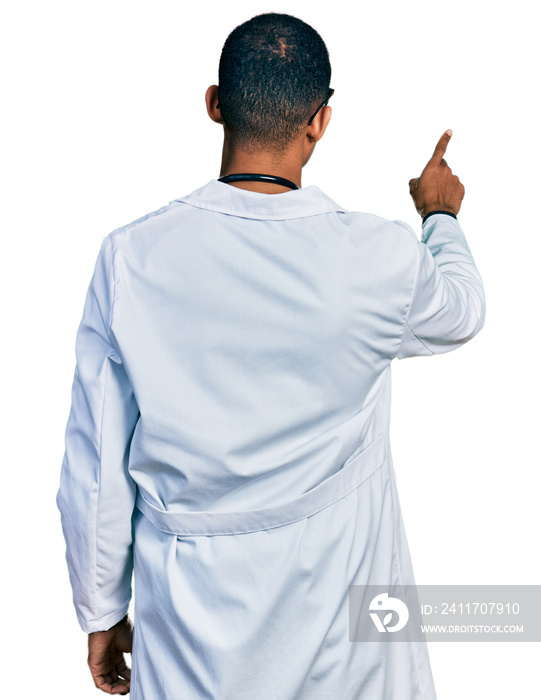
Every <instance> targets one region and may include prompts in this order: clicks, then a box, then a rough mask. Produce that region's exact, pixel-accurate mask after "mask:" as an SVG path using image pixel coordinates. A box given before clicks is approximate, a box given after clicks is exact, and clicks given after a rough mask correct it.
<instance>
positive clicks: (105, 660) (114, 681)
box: [88, 615, 133, 695]
mask: <svg viewBox="0 0 541 700" xmlns="http://www.w3.org/2000/svg"><path fill="white" fill-rule="evenodd" d="M132 639H133V625H132V623H131V621H130V619H129V617H128V616H127V615H126V617H125V618H124V619H123V620H121V621H120V622H117V624H116V625H114V627H111V629H110V630H107V631H106V632H92V633H91V634H89V635H88V666H89V668H90V672H91V673H92V678H93V679H94V683H95V684H96V687H97V688H99V689H100V690H103V692H104V693H109V694H110V695H127V694H128V693H129V690H130V673H131V672H130V668H129V667H128V665H127V664H126V660H125V658H124V654H126V653H131V650H132Z"/></svg>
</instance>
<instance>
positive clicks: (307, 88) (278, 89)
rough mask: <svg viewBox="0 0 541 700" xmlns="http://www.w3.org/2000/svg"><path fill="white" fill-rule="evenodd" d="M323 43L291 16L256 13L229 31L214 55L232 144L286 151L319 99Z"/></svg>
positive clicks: (325, 60) (325, 85) (323, 93)
mask: <svg viewBox="0 0 541 700" xmlns="http://www.w3.org/2000/svg"><path fill="white" fill-rule="evenodd" d="M330 81H331V64H330V61H329V53H328V51H327V47H326V46H325V42H324V41H323V39H322V38H321V37H320V35H319V34H318V33H317V32H316V31H315V29H313V28H312V27H311V26H310V25H309V24H306V22H303V21H302V20H300V19H298V18H297V17H292V16H291V15H286V14H278V13H274V12H273V13H267V14H262V15H257V16H256V17H253V18H252V19H250V20H248V21H247V22H244V23H243V24H241V25H239V26H238V27H236V29H234V30H233V31H232V32H231V34H230V35H229V36H228V37H227V39H226V42H225V44H224V47H223V49H222V54H221V57H220V67H219V77H218V82H219V85H218V103H219V106H220V112H221V115H222V119H223V120H224V124H225V128H226V130H227V132H228V135H229V137H230V139H231V140H232V142H233V144H234V145H242V146H243V147H248V148H250V147H255V148H259V147H267V148H268V147H271V148H273V149H277V150H281V149H282V148H284V147H286V146H287V145H288V143H290V142H291V140H292V139H294V138H295V137H296V136H297V135H298V134H299V131H300V129H301V128H302V127H303V126H305V125H306V124H307V123H308V120H309V119H310V117H311V115H312V114H313V112H314V111H315V110H316V109H317V108H318V106H319V105H320V104H321V103H322V102H323V101H324V100H325V98H326V97H327V93H328V91H329V85H330Z"/></svg>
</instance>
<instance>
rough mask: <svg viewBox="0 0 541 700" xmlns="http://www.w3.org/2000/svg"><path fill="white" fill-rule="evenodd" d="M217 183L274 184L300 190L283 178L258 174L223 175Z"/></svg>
mask: <svg viewBox="0 0 541 700" xmlns="http://www.w3.org/2000/svg"><path fill="white" fill-rule="evenodd" d="M218 182H225V183H228V182H274V183H275V184H276V185H283V186H284V187H289V188H290V189H292V190H298V189H300V188H299V187H298V186H297V185H296V184H295V183H294V182H291V180H286V179H285V177H278V176H277V175H260V174H259V173H235V174H234V175H224V176H223V177H219V178H218Z"/></svg>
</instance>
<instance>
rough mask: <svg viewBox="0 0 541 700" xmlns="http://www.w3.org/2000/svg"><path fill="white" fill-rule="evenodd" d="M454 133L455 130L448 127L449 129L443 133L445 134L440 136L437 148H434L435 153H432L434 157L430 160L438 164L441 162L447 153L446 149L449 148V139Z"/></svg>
mask: <svg viewBox="0 0 541 700" xmlns="http://www.w3.org/2000/svg"><path fill="white" fill-rule="evenodd" d="M452 135H453V132H452V131H451V129H447V131H446V132H445V133H444V134H443V136H442V137H441V138H440V140H439V141H438V143H437V145H436V148H435V149H434V153H433V154H432V158H431V159H430V161H431V162H432V163H437V164H438V165H439V164H440V163H441V161H442V159H443V156H444V155H445V151H446V150H447V146H448V144H449V141H450V140H451V136H452Z"/></svg>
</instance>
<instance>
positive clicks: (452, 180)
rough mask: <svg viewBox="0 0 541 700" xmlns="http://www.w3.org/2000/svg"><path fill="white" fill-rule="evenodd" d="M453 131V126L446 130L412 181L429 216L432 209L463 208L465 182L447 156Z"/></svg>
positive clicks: (413, 193) (420, 209)
mask: <svg viewBox="0 0 541 700" xmlns="http://www.w3.org/2000/svg"><path fill="white" fill-rule="evenodd" d="M452 135H453V132H452V131H451V129H449V130H448V131H446V132H445V133H444V134H443V136H442V137H441V138H440V140H439V141H438V143H437V146H436V148H435V150H434V153H433V155H432V158H431V159H430V160H429V161H428V163H427V164H426V166H425V168H424V170H423V172H422V173H421V177H417V178H413V179H412V180H410V182H409V186H410V194H411V196H412V198H413V202H414V204H415V208H416V209H417V211H418V212H419V214H420V215H421V216H426V215H427V214H429V213H430V212H431V211H449V212H451V213H452V214H455V215H456V214H458V212H459V210H460V206H461V204H462V200H463V199H464V185H463V184H462V183H461V182H460V180H459V179H458V177H457V176H456V175H453V173H452V172H451V168H450V167H449V166H448V165H447V162H446V161H445V159H444V157H443V156H444V155H445V151H446V150H447V145H448V143H449V141H450V140H451V136H452Z"/></svg>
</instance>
